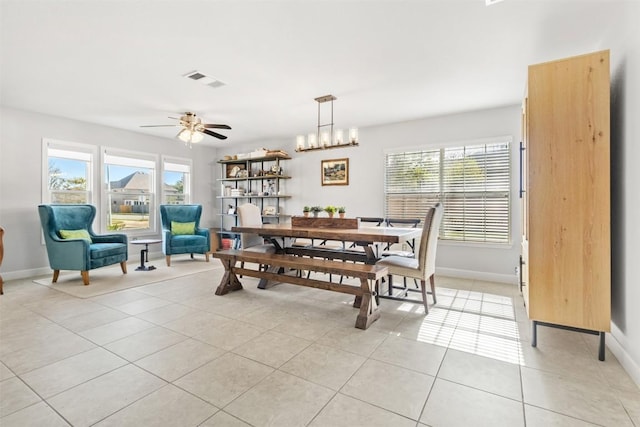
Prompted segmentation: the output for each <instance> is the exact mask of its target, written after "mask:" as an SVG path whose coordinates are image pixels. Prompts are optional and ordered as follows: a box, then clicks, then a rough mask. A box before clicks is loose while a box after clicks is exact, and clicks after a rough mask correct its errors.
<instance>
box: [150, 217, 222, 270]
mask: <svg viewBox="0 0 640 427" xmlns="http://www.w3.org/2000/svg"><path fill="white" fill-rule="evenodd" d="M201 215H202V205H160V220H161V222H162V252H163V253H164V254H165V256H166V260H167V266H169V267H170V266H171V255H177V254H191V258H193V254H204V256H205V259H206V261H207V262H209V252H210V250H211V245H210V237H209V229H208V228H200V216H201Z"/></svg>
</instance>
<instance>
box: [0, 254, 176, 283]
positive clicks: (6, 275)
mask: <svg viewBox="0 0 640 427" xmlns="http://www.w3.org/2000/svg"><path fill="white" fill-rule="evenodd" d="M149 259H153V260H159V259H162V260H164V259H165V255H164V254H163V253H162V251H156V252H149ZM136 263H140V253H139V252H138V253H134V254H132V253H131V251H129V259H128V260H127V264H129V265H133V264H136ZM47 274H50V275H51V277H53V270H51V268H49V267H40V268H31V269H28V270H16V271H3V272H2V279H3V280H4V281H5V282H6V281H8V280H20V279H33V278H34V277H37V276H44V275H47Z"/></svg>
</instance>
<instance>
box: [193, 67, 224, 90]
mask: <svg viewBox="0 0 640 427" xmlns="http://www.w3.org/2000/svg"><path fill="white" fill-rule="evenodd" d="M184 77H186V78H188V79H191V80H194V81H197V82H198V83H202V84H203V85H207V86H210V87H212V88H214V89H215V88H219V87H221V86H224V85H225V83H224V82H221V81H220V80H218V79H216V78H214V77H209V76H207V75H206V74H204V73H201V72H200V71H192V72H190V73H187V74H185V75H184Z"/></svg>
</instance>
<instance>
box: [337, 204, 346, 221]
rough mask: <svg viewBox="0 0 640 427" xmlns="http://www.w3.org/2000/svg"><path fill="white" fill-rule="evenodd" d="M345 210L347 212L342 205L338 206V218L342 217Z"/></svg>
mask: <svg viewBox="0 0 640 427" xmlns="http://www.w3.org/2000/svg"><path fill="white" fill-rule="evenodd" d="M345 212H347V210H346V209H345V207H344V206H340V207H339V208H338V215H339V216H340V218H344V214H345Z"/></svg>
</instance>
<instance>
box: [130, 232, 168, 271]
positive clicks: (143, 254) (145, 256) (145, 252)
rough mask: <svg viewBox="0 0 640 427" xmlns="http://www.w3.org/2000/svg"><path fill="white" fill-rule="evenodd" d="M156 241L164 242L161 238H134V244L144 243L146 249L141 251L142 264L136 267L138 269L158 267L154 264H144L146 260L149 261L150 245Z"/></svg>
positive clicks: (148, 269) (132, 242) (147, 269)
mask: <svg viewBox="0 0 640 427" xmlns="http://www.w3.org/2000/svg"><path fill="white" fill-rule="evenodd" d="M154 243H162V240H161V239H138V240H132V241H131V244H133V245H144V249H142V250H141V251H140V265H139V266H138V267H137V268H136V271H150V270H155V269H156V268H155V267H154V266H153V265H147V266H145V265H144V262H145V261H146V262H149V245H152V244H154Z"/></svg>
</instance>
